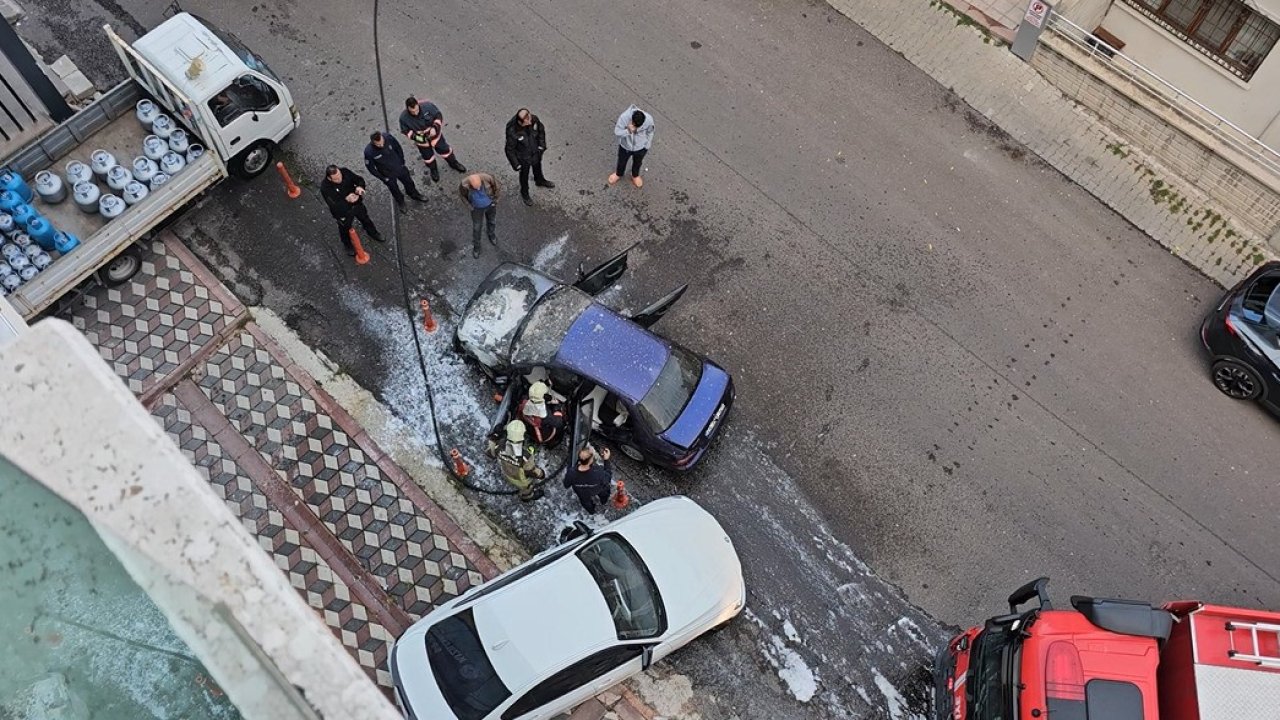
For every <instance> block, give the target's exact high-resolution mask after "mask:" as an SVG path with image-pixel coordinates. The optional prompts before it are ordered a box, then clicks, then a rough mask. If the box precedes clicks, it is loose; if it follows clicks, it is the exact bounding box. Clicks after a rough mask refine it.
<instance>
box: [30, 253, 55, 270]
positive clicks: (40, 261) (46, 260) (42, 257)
mask: <svg viewBox="0 0 1280 720" xmlns="http://www.w3.org/2000/svg"><path fill="white" fill-rule="evenodd" d="M31 264H32V265H35V266H36V269H37V270H43V269H45V268H47V267H49V266H50V265H52V264H53V256H51V255H50V254H49V253H47V252H45V251H43V250H41V251H40V254H39V255H36V256H35V257H33V258H31Z"/></svg>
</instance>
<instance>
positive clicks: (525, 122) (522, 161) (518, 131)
mask: <svg viewBox="0 0 1280 720" xmlns="http://www.w3.org/2000/svg"><path fill="white" fill-rule="evenodd" d="M546 150H547V129H546V127H544V126H543V124H542V121H541V120H539V119H538V116H537V115H534V114H533V113H531V112H529V108H520V109H519V110H517V111H516V114H515V115H513V116H512V117H511V119H510V120H508V121H507V144H506V147H505V151H506V154H507V162H509V163H511V169H512V170H515V171H516V172H518V173H520V197H521V198H523V199H524V204H525V205H532V204H533V198H532V197H530V196H529V171H530V170H532V171H533V181H534V183H536V184H537V186H538V187H543V188H553V187H555V186H556V184H555V183H553V182H551V181H550V180H548V179H547V178H546V177H545V176H543V174H542V154H543V153H544V152H546Z"/></svg>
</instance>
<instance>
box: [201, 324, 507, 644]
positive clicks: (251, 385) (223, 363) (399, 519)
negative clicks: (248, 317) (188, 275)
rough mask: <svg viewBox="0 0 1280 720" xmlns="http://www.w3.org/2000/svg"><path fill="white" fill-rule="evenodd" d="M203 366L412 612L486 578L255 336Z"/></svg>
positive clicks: (214, 392) (244, 430) (256, 439)
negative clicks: (482, 576) (436, 530)
mask: <svg viewBox="0 0 1280 720" xmlns="http://www.w3.org/2000/svg"><path fill="white" fill-rule="evenodd" d="M201 373H202V377H200V378H199V379H198V382H199V384H200V387H201V389H202V390H203V391H204V393H205V395H206V396H207V397H208V398H209V399H210V400H211V401H212V402H213V403H214V405H216V406H218V408H219V409H220V410H221V411H222V412H224V413H225V414H226V416H227V418H228V419H229V420H230V421H231V424H232V426H233V427H235V428H236V429H238V430H239V431H240V433H241V434H242V435H243V436H244V437H245V438H246V439H247V440H248V441H249V443H250V444H251V445H253V446H254V447H255V448H256V449H257V450H258V452H259V453H261V454H262V456H263V458H264V459H265V460H266V461H267V462H268V463H270V464H271V466H272V467H273V468H275V469H276V470H277V472H279V473H280V475H281V477H283V478H284V479H285V480H286V482H288V484H289V485H290V487H292V488H293V490H294V492H295V493H296V494H297V496H298V497H299V498H300V499H301V500H302V501H303V502H304V503H306V505H307V507H309V508H310V509H311V511H312V512H313V513H315V515H316V516H317V517H318V518H320V520H321V522H323V524H324V526H325V528H326V529H328V530H329V531H330V532H331V533H333V534H334V535H335V536H336V537H337V538H338V539H339V541H341V543H342V545H343V546H344V547H345V548H346V549H347V550H349V551H350V552H351V554H352V555H354V556H355V557H356V559H357V560H358V562H359V563H360V564H361V566H363V567H364V568H365V569H366V570H367V571H368V572H369V573H370V574H371V575H373V576H374V578H375V579H376V580H377V581H378V582H379V583H380V584H381V585H382V587H383V589H384V590H385V591H386V592H387V594H388V595H390V596H391V597H392V598H393V599H394V601H395V602H396V603H397V604H399V606H400V607H401V608H402V609H403V610H404V611H405V612H407V613H408V614H409V615H410V616H411V617H413V618H414V619H417V618H418V617H421V616H422V615H424V614H426V613H427V612H429V611H430V610H431V609H432V608H434V607H435V606H437V605H439V604H440V603H443V602H446V601H448V600H450V599H452V598H454V597H456V596H457V595H459V594H460V593H462V592H465V591H466V590H467V589H468V588H470V587H471V586H472V585H474V584H478V583H480V582H481V581H482V578H481V575H480V573H479V572H478V571H477V570H476V569H475V567H474V566H473V565H472V564H471V563H470V562H469V561H468V560H467V559H466V557H465V556H464V555H463V554H462V553H461V552H459V551H458V549H457V548H456V547H453V545H452V544H451V543H450V542H449V540H448V539H447V538H446V537H444V536H443V535H441V534H437V533H435V532H434V531H433V529H432V526H431V522H430V520H429V519H428V518H427V517H426V516H425V515H423V514H422V513H420V512H419V511H418V509H417V508H416V507H415V506H414V504H413V503H412V502H411V501H410V500H409V499H408V498H406V497H404V496H403V495H402V494H401V493H400V490H399V488H397V487H396V485H395V483H393V482H391V480H389V479H388V478H385V477H383V475H382V472H381V471H380V470H379V469H378V466H377V465H376V464H375V463H374V462H373V461H372V460H370V459H369V458H367V457H365V455H364V453H363V452H361V450H360V449H359V448H358V447H356V445H355V443H354V442H353V441H352V439H351V438H350V437H348V436H347V434H346V433H345V432H343V430H342V428H340V427H338V425H337V423H335V422H334V420H333V418H332V417H330V416H329V415H328V414H326V413H325V412H324V411H323V410H321V409H320V408H318V407H317V406H316V403H315V402H314V401H313V400H312V399H311V398H310V397H308V396H307V393H306V392H305V391H304V390H303V389H302V388H301V387H300V386H299V385H298V383H297V382H296V381H295V380H294V379H293V378H292V377H290V376H289V374H288V372H287V371H286V370H285V368H284V367H283V366H282V365H281V364H280V363H278V362H277V361H276V360H275V358H274V357H273V356H272V355H271V354H270V353H269V352H268V351H267V350H266V349H264V348H259V347H257V345H256V341H255V339H254V337H253V336H252V335H251V334H249V333H248V332H240V333H237V334H236V335H234V336H233V337H232V338H231V339H230V340H229V341H228V342H227V343H226V344H225V345H223V346H222V347H220V348H218V350H217V351H215V352H214V353H213V354H212V355H210V356H209V358H208V360H206V361H205V362H204V364H203V366H202V368H201Z"/></svg>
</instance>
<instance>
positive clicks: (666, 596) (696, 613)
mask: <svg viewBox="0 0 1280 720" xmlns="http://www.w3.org/2000/svg"><path fill="white" fill-rule="evenodd" d="M577 527H578V531H579V532H580V533H581V535H580V536H579V537H575V538H574V539H572V540H570V541H568V542H566V543H564V544H562V545H559V546H557V547H554V548H552V549H550V550H548V551H546V552H544V553H542V554H541V555H538V556H537V557H534V558H533V559H531V560H530V561H529V562H526V563H524V564H523V565H520V566H519V567H516V568H513V569H511V570H510V571H508V572H506V573H504V574H502V575H500V576H498V577H497V578H494V579H493V580H491V581H489V582H487V583H485V584H483V585H479V586H477V587H475V588H473V589H472V590H470V591H468V592H467V593H465V594H464V595H462V596H461V597H458V598H456V599H454V600H452V601H450V602H448V603H446V604H445V605H442V606H441V607H439V608H438V609H436V610H435V611H433V612H432V613H431V614H430V615H427V616H426V617H424V618H422V619H421V620H419V621H418V622H416V623H414V624H413V626H412V627H410V628H409V629H408V630H406V631H405V633H404V635H402V636H401V637H400V639H399V640H397V641H396V643H395V646H394V647H393V648H392V649H391V661H390V663H391V675H392V678H394V680H395V688H396V699H397V700H398V701H399V703H400V707H401V709H402V710H403V711H404V714H405V717H406V718H410V720H499V719H501V720H516V718H523V719H525V720H532V719H534V718H551V717H554V716H556V715H557V714H559V713H562V712H565V711H567V710H570V709H571V708H573V707H574V706H576V705H578V704H579V703H581V702H583V701H585V700H587V699H588V698H590V697H592V696H593V695H595V694H597V693H599V692H601V691H603V690H605V689H606V688H609V687H611V686H613V685H615V684H617V683H619V682H621V681H623V680H625V679H626V678H628V677H630V676H632V675H634V674H636V673H638V672H640V671H642V670H644V669H645V668H647V667H649V665H650V664H651V663H653V661H655V660H658V659H660V658H662V657H664V656H666V655H669V654H670V653H672V652H674V651H675V650H677V649H678V648H680V647H682V646H684V645H686V644H688V643H689V642H690V641H691V640H693V639H694V638H696V637H698V636H699V635H702V634H703V633H706V632H708V631H710V630H714V629H717V628H718V627H720V626H722V625H724V624H726V623H727V622H729V620H731V619H733V618H734V617H735V616H736V615H737V614H738V613H740V612H742V608H743V605H744V604H745V603H746V586H745V585H744V584H743V582H742V564H741V563H740V562H739V561H738V554H737V552H735V551H734V549H733V542H732V541H730V540H729V536H728V535H726V534H725V532H724V528H722V527H720V523H718V522H716V520H715V518H713V517H711V515H710V514H709V513H707V511H706V510H703V509H702V508H701V507H699V506H698V505H697V503H695V502H693V501H692V500H690V499H688V498H685V497H671V498H664V499H662V500H656V501H654V502H651V503H649V504H648V505H645V506H644V507H642V508H640V509H639V510H637V511H635V512H633V513H631V514H630V515H628V516H627V517H625V518H622V519H620V520H618V521H616V522H613V523H610V524H609V525H606V526H605V527H603V528H601V529H599V530H597V531H594V532H593V531H591V530H589V529H588V528H587V527H586V525H583V524H581V523H578V524H577Z"/></svg>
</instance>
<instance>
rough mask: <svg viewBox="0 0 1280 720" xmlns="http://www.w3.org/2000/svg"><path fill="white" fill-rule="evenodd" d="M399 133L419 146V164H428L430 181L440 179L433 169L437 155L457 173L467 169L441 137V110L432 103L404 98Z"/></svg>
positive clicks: (442, 133) (442, 117) (442, 135)
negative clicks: (420, 162) (420, 159)
mask: <svg viewBox="0 0 1280 720" xmlns="http://www.w3.org/2000/svg"><path fill="white" fill-rule="evenodd" d="M400 132H402V133H404V136H405V137H407V138H409V142H411V143H413V145H414V147H416V148H418V154H419V155H421V156H422V164H423V165H426V166H427V172H428V173H430V175H431V182H440V171H439V170H437V169H436V158H437V157H441V158H444V161H445V162H447V163H449V167H451V168H453V169H454V170H457V171H458V172H460V173H464V172H466V171H467V168H466V166H465V165H463V164H462V163H460V162H458V158H456V157H454V156H453V148H450V147H449V143H448V141H446V140H445V139H444V113H441V112H440V108H438V107H436V105H435V103H433V102H429V101H425V100H423V101H419V100H418V98H416V97H410V98H408V99H406V100H405V101H404V112H402V113H400Z"/></svg>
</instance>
